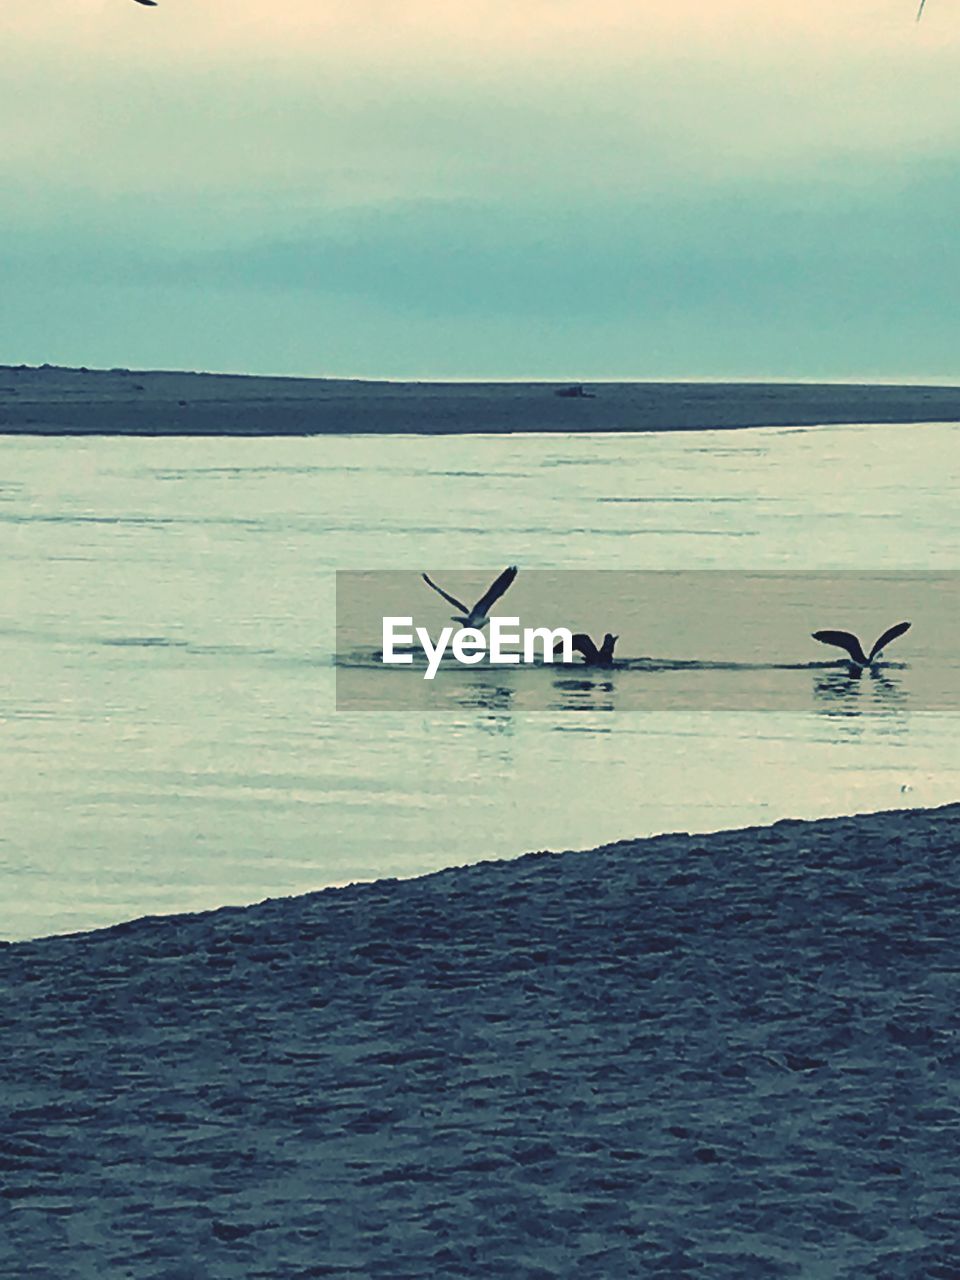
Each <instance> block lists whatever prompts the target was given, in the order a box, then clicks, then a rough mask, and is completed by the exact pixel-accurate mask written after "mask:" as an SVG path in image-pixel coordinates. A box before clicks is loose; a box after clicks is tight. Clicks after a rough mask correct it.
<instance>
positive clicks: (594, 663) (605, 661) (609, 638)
mask: <svg viewBox="0 0 960 1280" xmlns="http://www.w3.org/2000/svg"><path fill="white" fill-rule="evenodd" d="M618 639H619V636H613V635H611V634H610V632H609V631H608V632H607V634H606V635H605V636H604V637H603V644H602V645H601V646H600V648H599V649H598V648H597V646H596V645H595V644H594V643H593V641H592V640H591V639H590V637H589V636H588V635H585V634H584V633H583V632H582V631H578V632H577V633H576V634H575V635H574V637H573V640H572V642H571V643H572V646H573V648H574V649H576V651H577V653H580V654H582V655H583V661H584V665H585V666H588V667H612V666H613V647H614V645H615V644H616V643H617V640H618Z"/></svg>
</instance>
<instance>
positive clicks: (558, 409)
mask: <svg viewBox="0 0 960 1280" xmlns="http://www.w3.org/2000/svg"><path fill="white" fill-rule="evenodd" d="M565 385H569V384H564V383H562V382H557V383H546V382H504V383H495V382H474V383H469V382H462V383H460V382H457V383H453V382H361V381H351V380H345V379H333V378H267V377H247V376H240V375H233V374H208V373H166V372H137V371H131V370H126V369H111V370H87V369H64V368H57V367H54V366H50V365H45V366H42V367H40V368H33V367H29V366H9V365H7V366H0V434H7V435H55V436H57V435H130V436H168V435H170V436H176V435H189V436H194V435H196V436H214V435H237V436H287V435H357V434H384V435H394V434H422V435H461V434H462V435H469V434H479V433H496V434H505V433H510V432H550V433H554V432H571V431H582V432H626V431H697V430H717V429H726V428H733V427H788V426H817V425H825V424H839V423H908V422H956V421H960V388H958V387H944V386H922V387H921V386H897V385H888V386H873V385H846V384H836V383H762V382H616V383H613V382H603V383H594V384H588V385H586V386H585V391H586V392H587V394H585V395H583V396H579V395H566V396H565V395H559V394H557V393H558V392H560V391H562V390H564V387H565Z"/></svg>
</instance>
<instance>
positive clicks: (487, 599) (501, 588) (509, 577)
mask: <svg viewBox="0 0 960 1280" xmlns="http://www.w3.org/2000/svg"><path fill="white" fill-rule="evenodd" d="M516 576H517V566H516V565H511V566H510V568H509V569H504V571H503V573H501V575H500V577H499V578H497V580H496V582H494V583H493V584H492V585H491V586H490V587H488V588H487V590H486V591H485V592H484V593H483V595H482V596H481V597H480V599H479V600H478V601H477V603H476V604H475V605H474V606H473V608H472V609H468V608H467V606H466V605H465V604H464V603H463V601H462V600H458V599H457V597H456V596H451V595H449V594H448V593H447V592H446V591H444V589H443V587H438V586H437V584H436V583H435V582H431V581H430V579H429V578H428V577H427V575H426V574H425V573H424V574H421V577H422V578H423V580H424V582H425V583H426V584H427V586H428V587H432V588H433V589H434V591H436V593H437V594H438V595H441V596H443V598H444V600H446V601H447V603H448V604H452V605H453V607H454V608H455V609H459V610H460V612H459V614H457V613H453V614H451V615H450V616H451V617H452V618H453V620H454V622H460V623H462V624H463V625H464V626H465V627H476V628H477V630H479V629H480V628H481V627H485V626H486V625H487V623H488V622H489V621H490V616H489V615H490V610H491V608H492V607H493V606H494V605H495V604H496V603H497V601H498V600H499V599H500V597H501V596H502V595H503V593H504V592H505V591H506V589H507V588H508V587H509V586H510V584H511V582H513V580H514V578H515V577H516Z"/></svg>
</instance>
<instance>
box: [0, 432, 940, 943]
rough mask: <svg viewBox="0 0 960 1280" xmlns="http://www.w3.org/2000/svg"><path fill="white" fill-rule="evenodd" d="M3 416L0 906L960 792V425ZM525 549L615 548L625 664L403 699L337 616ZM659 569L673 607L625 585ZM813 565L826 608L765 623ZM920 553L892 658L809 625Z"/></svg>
mask: <svg viewBox="0 0 960 1280" xmlns="http://www.w3.org/2000/svg"><path fill="white" fill-rule="evenodd" d="M0 450H2V469H0V537H2V548H3V555H2V559H0V655H2V662H0V938H3V939H7V940H13V939H20V938H28V937H37V936H42V935H46V934H51V933H65V932H73V931H76V930H87V929H92V928H96V927H100V926H104V925H110V924H114V923H117V922H120V921H124V920H129V919H132V918H135V917H139V916H143V915H153V914H161V913H163V914H166V913H171V912H185V911H198V910H205V909H208V908H213V907H218V906H222V905H226V904H246V903H251V902H256V901H260V900H262V899H264V898H267V897H279V896H286V895H290V894H297V893H302V892H306V891H309V890H315V889H321V888H325V887H328V886H334V885H343V884H346V883H349V882H352V881H356V880H369V879H375V878H382V877H408V876H414V875H419V874H423V873H426V872H430V871H434V870H437V869H440V868H442V867H448V866H453V865H461V864H464V863H472V862H477V861H481V860H484V859H492V858H509V857H515V856H518V855H521V854H523V853H525V852H528V851H532V850H552V851H561V850H566V849H573V848H591V847H595V846H597V845H600V844H604V843H608V842H612V841H617V840H623V839H629V838H632V837H640V836H647V835H652V834H656V833H661V832H674V831H689V832H708V831H714V830H719V829H723V828H731V827H739V826H746V825H756V824H767V823H771V822H775V821H777V820H778V819H781V818H785V817H798V818H812V817H820V816H827V815H834V814H842V813H855V812H867V811H876V810H883V809H895V808H909V807H915V806H916V807H928V806H934V805H939V804H944V803H947V802H950V801H955V800H958V799H960V702H958V700H957V698H956V697H955V696H951V690H952V693H953V694H954V695H956V693H957V691H958V690H960V667H958V657H957V655H956V654H955V653H954V651H953V645H954V643H955V640H956V636H957V634H958V630H957V626H956V621H957V617H956V615H957V607H956V606H957V599H958V596H957V590H956V586H957V584H958V583H960V578H958V577H956V576H955V575H956V574H957V572H958V571H960V521H958V516H957V501H956V494H957V492H958V490H960V427H958V426H955V425H950V424H924V425H910V426H890V425H871V424H863V425H856V426H842V427H831V426H823V427H816V428H804V429H779V428H777V429H774V428H767V429H756V430H742V431H702V432H650V433H644V434H605V435H575V436H574V435H570V436H563V435H529V436H528V435H510V436H504V435H493V434H491V435H489V436H485V435H471V436H442V437H436V436H432V437H426V436H385V437H381V436H368V435H357V436H339V437H324V436H315V437H303V438H301V437H296V438H258V439H249V438H236V437H217V438H155V439H143V438H124V437H108V436H90V437H84V438H82V439H73V438H63V437H60V438H42V437H6V438H3V439H2V442H0ZM511 564H516V565H518V567H519V570H520V572H519V574H518V577H517V581H516V584H515V587H513V588H511V591H512V592H515V593H517V595H516V597H515V598H517V599H518V600H520V599H522V598H523V597H522V596H521V595H520V594H519V593H520V592H521V588H522V586H523V584H524V583H533V582H535V581H539V582H540V583H541V584H542V583H545V582H547V581H549V576H550V575H551V574H553V575H576V576H577V580H578V581H580V582H581V583H586V582H591V583H592V584H593V587H594V603H593V605H592V606H591V608H592V614H591V617H590V618H589V619H587V620H586V623H589V625H590V626H592V627H593V628H594V631H595V633H596V635H597V638H598V639H599V637H600V636H601V635H602V634H603V632H605V631H607V630H610V631H613V632H616V633H617V634H619V636H620V640H619V641H618V649H617V653H618V656H620V657H622V658H623V660H624V666H623V668H622V669H616V668H615V669H613V670H610V671H598V672H589V671H576V672H572V673H571V672H570V671H569V670H568V671H566V672H553V671H546V670H544V669H542V668H538V669H536V670H529V671H528V670H523V671H516V670H511V671H510V672H509V673H508V674H507V675H503V674H502V673H498V674H497V678H496V679H495V680H492V679H491V677H490V673H489V672H487V673H486V674H485V675H481V676H478V674H477V673H476V672H472V671H467V670H463V669H461V670H460V671H457V670H447V669H445V670H444V672H443V677H442V679H438V680H437V681H436V692H435V693H434V692H432V691H431V690H430V689H428V688H427V686H426V682H423V681H422V680H421V681H419V683H418V692H417V696H416V697H415V698H412V699H410V698H407V699H400V700H398V702H397V703H396V705H394V704H392V703H391V702H390V700H389V697H388V698H387V699H386V700H385V699H384V697H383V696H382V695H383V691H384V689H386V688H387V686H386V685H385V684H384V680H385V678H386V677H389V676H391V673H389V672H386V673H385V672H384V670H383V669H382V667H380V668H378V667H377V663H376V662H375V661H370V660H364V661H351V653H344V652H343V649H342V646H338V638H337V629H336V616H335V615H336V601H337V586H336V583H337V571H343V570H352V571H361V573H366V574H369V575H371V581H372V582H376V581H377V575H380V574H384V573H386V572H387V571H390V572H391V573H396V574H405V575H407V578H408V580H409V583H410V587H409V592H410V609H411V610H412V611H413V612H416V611H417V610H418V609H424V610H427V611H428V613H429V617H430V620H431V621H434V620H438V619H439V620H441V621H443V620H445V619H446V617H447V612H448V611H447V610H446V608H445V606H444V604H443V602H442V601H440V600H439V599H438V597H436V596H435V595H433V593H431V592H430V590H429V588H428V587H426V586H425V585H424V584H422V583H421V582H420V579H419V576H418V575H419V573H420V572H421V571H424V570H426V571H428V572H430V573H431V576H433V577H436V578H437V580H439V581H441V582H442V583H444V584H445V585H447V586H448V588H449V589H450V590H452V591H453V594H455V595H456V594H457V590H456V589H455V588H458V587H459V589H460V590H461V591H466V590H467V588H468V587H469V586H470V584H472V583H477V584H482V583H483V582H484V581H487V580H491V579H492V578H494V577H495V576H496V575H497V574H498V573H499V572H500V570H501V569H502V568H503V567H504V566H506V565H511ZM657 574H660V575H666V576H665V577H664V578H663V579H662V580H663V581H666V580H667V578H671V577H672V578H673V580H674V585H676V583H678V582H679V583H680V586H681V587H682V592H681V595H682V597H683V598H684V599H686V600H687V601H689V602H692V603H691V607H689V608H687V609H686V610H685V611H684V610H681V611H680V612H679V613H677V614H676V615H675V618H674V620H673V621H671V620H670V618H668V617H666V615H665V614H664V610H663V608H661V607H660V606H659V604H658V601H659V600H660V597H659V596H658V595H657V593H656V592H655V591H652V592H648V591H647V590H646V588H645V587H643V588H642V589H641V587H640V586H638V587H637V588H636V590H635V589H634V588H633V587H632V586H630V584H631V583H637V584H642V583H646V582H651V581H652V582H658V581H661V579H658V578H656V576H655V575H657ZM793 574H795V575H798V576H797V579H796V581H797V582H800V581H801V579H802V580H803V582H804V584H805V586H804V590H805V591H806V592H807V597H806V598H808V599H814V603H816V601H815V593H816V584H817V581H818V579H817V576H816V575H821V580H822V581H823V583H824V584H825V586H824V595H823V596H822V600H823V608H822V612H823V615H824V616H822V617H820V616H819V614H817V616H814V614H815V613H816V609H815V607H814V605H809V606H805V610H806V611H805V612H804V611H800V612H798V613H797V615H796V621H795V622H794V621H793V620H792V619H791V621H790V628H789V632H787V630H786V628H782V629H783V630H784V638H781V639H778V640H777V642H776V646H775V647H776V648H777V650H778V651H777V652H776V653H773V652H770V653H765V651H764V647H763V646H764V643H765V642H764V641H763V640H762V639H759V638H758V628H760V629H762V627H761V623H762V620H763V612H764V611H763V607H762V605H763V599H764V597H763V594H762V593H763V591H764V590H765V589H766V588H765V587H764V583H765V582H776V583H779V584H781V587H782V584H783V583H784V582H789V581H791V579H790V575H793ZM678 575H682V576H678ZM557 580H558V581H560V579H559V578H558V579H557ZM571 580H572V579H571ZM914 580H915V581H914ZM747 582H751V583H752V584H753V587H752V589H751V591H750V592H746V591H744V593H743V595H742V600H743V602H746V601H747V599H748V596H749V600H750V604H749V608H747V604H746V603H744V604H743V607H742V609H741V608H740V605H739V603H738V602H739V601H740V600H741V595H740V592H741V589H742V586H743V584H744V583H747ZM867 582H869V583H870V591H869V592H868V593H867V594H862V593H863V592H866V587H864V586H862V584H863V583H867ZM838 583H839V584H841V588H842V589H841V588H838V585H837V584H838ZM915 583H919V584H921V586H922V589H923V591H924V592H926V597H925V599H926V598H929V599H930V600H935V601H936V602H937V608H935V609H933V610H932V611H928V612H927V613H925V614H923V609H924V608H925V607H926V606H923V605H921V604H918V605H917V608H918V609H920V611H921V614H923V616H924V617H926V619H927V621H926V623H925V624H923V625H922V624H921V621H919V620H918V619H917V618H914V627H913V630H912V631H911V632H909V633H908V634H907V635H906V636H904V637H902V638H901V639H900V640H898V641H897V642H896V647H895V648H894V647H891V649H890V651H889V655H888V656H889V658H890V665H889V667H888V668H887V669H886V670H885V671H884V672H883V673H882V674H881V675H880V676H879V678H878V677H875V676H871V675H870V674H869V673H868V674H867V676H865V677H864V678H863V679H860V680H852V679H851V678H850V677H849V674H848V672H847V670H846V668H845V667H844V666H840V667H837V668H836V669H833V668H829V667H825V666H824V664H825V663H827V664H830V663H832V662H833V661H834V659H836V658H838V657H842V654H839V653H838V652H837V651H835V650H834V651H830V650H827V649H825V648H824V647H823V646H820V645H818V644H817V643H816V642H815V641H813V640H811V638H810V634H809V632H810V630H811V629H815V627H816V626H822V627H847V628H852V629H858V628H863V637H864V639H865V640H866V642H867V643H868V644H869V643H870V642H871V641H872V639H873V638H874V637H875V635H876V634H878V633H879V631H880V630H882V629H883V628H884V627H885V626H886V625H889V624H890V623H893V622H897V621H899V620H900V619H901V617H904V616H906V617H909V616H911V615H910V614H909V613H906V612H905V610H906V608H907V606H908V604H909V605H910V607H911V609H913V604H914V603H915V600H919V597H915V595H911V591H912V590H913V585H915ZM604 584H611V589H610V590H605V589H604ZM613 584H616V585H617V589H613ZM624 584H626V586H624ZM758 584H759V585H758ZM878 584H879V585H878ZM918 589H919V588H918ZM811 590H813V592H814V596H813V597H811V596H810V592H811ZM858 591H859V592H861V596H859V597H858ZM778 593H779V594H778ZM867 595H869V607H868V605H867ZM673 598H676V592H674V597H673ZM768 598H769V600H770V606H769V610H768V612H769V613H771V614H772V613H774V612H776V611H777V609H778V608H779V604H778V601H780V600H781V599H782V598H784V597H783V592H782V590H781V589H780V588H778V591H777V592H773V593H772V594H770V595H769V597H768ZM720 600H722V601H724V602H725V605H724V607H723V609H722V610H721V612H719V613H718V612H717V610H718V608H719V605H718V604H717V601H720ZM376 607H379V603H378V602H376V601H372V602H371V608H374V611H376ZM391 607H392V606H391ZM438 608H439V613H438V612H437V609H438ZM561 615H562V609H560V606H559V603H558V608H557V610H555V611H554V616H553V617H552V618H551V619H550V620H551V622H556V621H557V619H558V617H559V616H561ZM808 615H809V616H808ZM783 616H786V615H783ZM758 619H759V621H758ZM586 623H581V624H580V625H586ZM808 624H812V625H808ZM871 628H872V630H871ZM718 645H719V646H720V647H721V648H722V651H723V652H722V654H721V655H720V657H721V658H722V660H715V659H716V658H717V648H718ZM769 647H770V646H769V645H768V648H769ZM370 652H371V653H373V652H374V650H373V649H371V650H370ZM741 654H742V656H743V658H744V665H745V666H749V667H750V668H751V669H752V670H754V671H755V670H757V669H758V668H763V666H764V662H765V661H767V660H769V664H770V667H771V669H773V668H776V669H777V671H778V672H779V673H780V674H778V675H777V678H776V682H775V683H776V688H777V689H778V690H779V691H780V693H781V694H783V696H779V695H778V697H775V698H766V697H761V696H759V695H757V696H754V693H753V692H752V690H755V689H756V688H757V687H758V686H756V685H755V684H754V685H751V684H750V683H749V681H748V682H747V683H746V684H744V683H739V684H738V683H737V682H738V681H740V680H741V676H740V675H738V664H737V662H736V658H737V657H738V655H741ZM353 656H354V657H355V654H354V655H353ZM368 658H369V654H368ZM664 672H667V673H669V677H670V681H671V683H669V684H664V683H661V684H654V683H652V682H655V681H656V680H662V678H663V673H664ZM932 672H936V673H937V674H936V680H935V681H934V683H933V684H931V673H932ZM744 678H746V677H744ZM345 679H348V680H349V688H348V689H347V687H346V686H345V685H344V684H343V681H344V680H345ZM536 681H539V682H540V684H539V685H535V683H534V682H536ZM768 683H769V682H768ZM393 687H394V686H391V688H393ZM407 687H410V686H409V685H408V686H407ZM653 688H655V689H657V690H658V691H659V692H658V696H657V697H655V698H653V699H651V698H646V697H645V696H644V692H645V691H649V690H650V689H653ZM373 689H376V696H375V697H371V698H369V699H365V697H364V693H365V691H368V690H373ZM738 689H739V690H740V691H741V692H740V693H737V692H736V691H737V690H738ZM938 690H939V691H940V692H938ZM531 691H533V692H532V693H531ZM664 691H666V692H664ZM941 692H942V696H941ZM338 693H339V695H340V696H339V697H338ZM347 693H349V695H350V696H346V694H347ZM528 695H529V696H528ZM721 695H722V696H721ZM365 702H368V703H369V705H365Z"/></svg>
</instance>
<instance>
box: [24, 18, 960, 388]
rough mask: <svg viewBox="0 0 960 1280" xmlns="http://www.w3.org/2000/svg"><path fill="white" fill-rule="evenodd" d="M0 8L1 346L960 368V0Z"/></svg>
mask: <svg viewBox="0 0 960 1280" xmlns="http://www.w3.org/2000/svg"><path fill="white" fill-rule="evenodd" d="M915 12H916V10H915V6H914V5H913V3H912V0H833V2H832V3H826V2H825V0H803V3H802V4H797V3H795V0H790V2H789V3H788V2H787V0H768V2H767V3H759V0H658V2H657V3H652V2H650V3H648V2H647V0H512V2H510V0H349V2H347V0H309V3H308V2H306V0H160V5H159V7H158V8H156V9H147V8H143V7H141V6H140V5H137V4H135V3H133V0H2V3H0V146H2V154H3V157H4V176H3V183H2V185H0V237H2V238H0V272H2V276H0V282H2V289H0V362H2V363H18V362H20V361H25V362H28V363H41V362H43V361H50V362H52V363H68V364H85V365H90V366H102V365H106V366H113V365H124V366H131V367H134V366H136V367H151V368H206V369H223V370H233V371H240V372H245V371H246V372H277V373H305V374H330V375H340V376H348V375H358V376H364V377H377V376H385V377H483V378H495V377H545V378H556V377H560V378H569V379H584V380H589V379H599V378H604V377H606V378H616V377H625V378H632V377H636V378H669V377H736V378H743V377H758V378H759V377H776V378H791V377H797V378H857V377H864V378H869V379H877V378H891V379H899V378H909V379H918V378H919V379H922V378H931V379H937V380H943V379H954V378H960V354H958V351H957V350H956V348H957V346H958V344H957V342H956V336H957V335H956V325H955V313H956V298H957V296H958V285H960V242H958V234H957V224H958V212H960V200H958V196H960V93H958V91H957V85H958V84H960V0H928V3H927V6H926V11H925V13H924V17H923V20H922V22H920V23H919V24H917V23H916V22H915V21H914V18H915Z"/></svg>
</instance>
